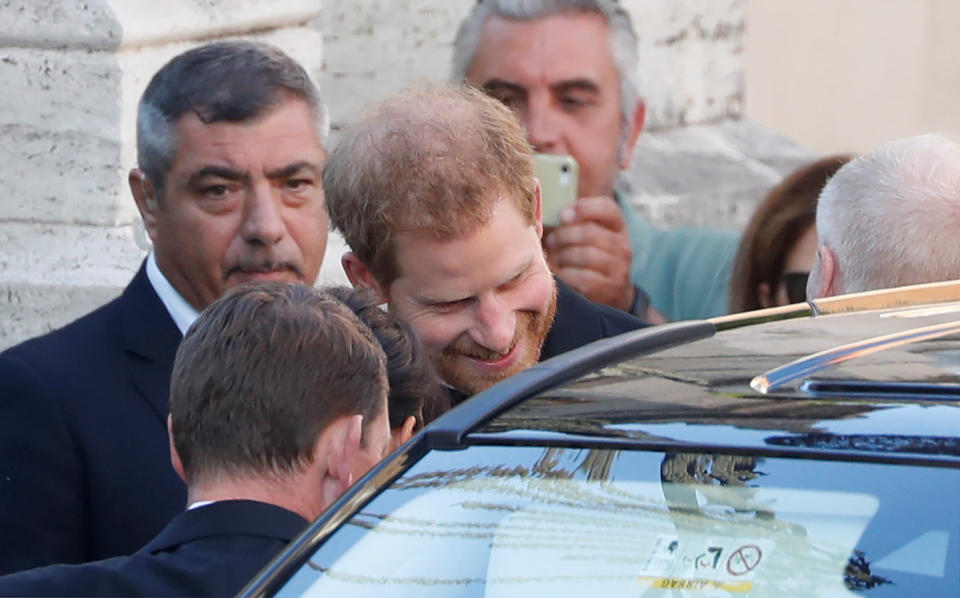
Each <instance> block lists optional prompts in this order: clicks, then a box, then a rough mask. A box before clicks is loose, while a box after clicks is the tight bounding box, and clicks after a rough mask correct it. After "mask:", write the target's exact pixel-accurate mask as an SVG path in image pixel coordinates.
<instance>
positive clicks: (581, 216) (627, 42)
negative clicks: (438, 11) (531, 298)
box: [453, 0, 738, 322]
mask: <svg viewBox="0 0 960 598" xmlns="http://www.w3.org/2000/svg"><path fill="white" fill-rule="evenodd" d="M453 62H454V65H453V71H454V72H453V76H454V78H455V79H456V80H458V81H467V82H468V83H470V84H472V85H475V86H476V87H479V88H481V89H484V90H486V91H487V92H488V93H489V94H491V95H493V96H494V97H496V98H498V99H500V100H501V101H502V102H504V103H505V104H507V105H508V106H510V107H511V108H513V110H514V111H515V113H516V114H517V117H518V118H519V119H520V121H521V122H522V123H523V125H524V127H525V128H526V130H527V136H528V140H529V141H530V144H531V145H532V146H534V148H535V150H536V151H538V152H542V153H547V154H569V155H572V156H573V157H574V158H576V159H577V161H578V162H579V164H580V185H579V196H580V199H579V201H578V202H577V203H576V204H575V206H574V207H573V208H572V209H569V210H568V211H567V213H566V214H564V215H563V224H562V225H561V226H559V227H557V228H556V229H555V230H553V231H552V232H548V233H547V235H546V236H545V239H544V246H545V248H546V250H547V256H548V259H549V261H550V266H551V269H552V270H553V271H554V272H556V273H557V274H559V276H560V278H561V279H563V280H564V281H566V282H567V283H568V284H570V286H572V287H573V288H575V289H576V290H578V291H580V292H581V293H582V294H584V295H585V296H586V297H587V298H589V299H591V300H593V301H596V302H599V303H605V304H607V305H612V306H614V307H618V308H620V309H623V310H626V311H631V312H633V313H634V314H635V315H639V316H640V317H641V318H644V319H646V320H648V321H651V322H658V321H663V320H662V317H661V316H660V314H658V313H657V312H661V313H662V314H663V315H664V316H666V317H667V318H668V319H670V320H680V319H688V318H701V317H709V316H715V315H720V314H723V313H726V309H727V293H728V289H729V279H730V272H731V268H732V264H733V257H734V255H735V253H736V249H737V242H738V239H737V235H736V234H734V233H732V232H728V231H719V230H705V229H672V230H661V229H657V228H655V227H653V226H651V225H650V224H648V223H647V222H646V220H645V219H644V218H643V217H642V216H641V215H640V214H639V213H637V212H636V210H634V209H633V208H632V207H631V206H630V203H629V198H626V197H622V196H620V195H618V194H617V193H616V192H615V191H614V184H615V182H616V180H617V176H618V174H619V172H620V171H621V170H623V169H625V168H627V167H628V166H629V165H630V160H631V156H632V154H633V149H634V144H635V142H636V140H637V137H638V136H639V135H640V132H641V130H642V129H643V123H644V116H645V108H644V103H643V100H642V99H641V98H640V90H639V85H638V72H637V62H638V56H637V39H636V34H635V32H634V29H633V25H632V22H631V19H630V15H629V13H628V12H627V11H626V9H625V8H624V7H623V6H622V5H621V4H620V3H619V2H616V0H483V1H482V2H478V3H477V4H476V5H475V7H474V9H473V11H472V12H471V14H470V15H469V16H468V17H467V18H466V19H465V20H464V22H463V24H462V25H461V26H460V30H459V32H458V34H457V39H456V46H455V52H454V60H453ZM647 294H649V297H648V296H647ZM648 298H649V301H647V299H648ZM651 306H652V307H653V308H654V309H652V310H650V309H648V307H651Z"/></svg>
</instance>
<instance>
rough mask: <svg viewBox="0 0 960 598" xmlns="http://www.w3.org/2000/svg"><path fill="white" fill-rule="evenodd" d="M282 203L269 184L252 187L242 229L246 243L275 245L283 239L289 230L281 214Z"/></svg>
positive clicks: (264, 183)
mask: <svg viewBox="0 0 960 598" xmlns="http://www.w3.org/2000/svg"><path fill="white" fill-rule="evenodd" d="M281 201H282V200H281V198H280V197H279V195H278V194H277V193H275V192H274V189H273V188H272V186H271V185H270V183H269V182H267V181H265V182H263V183H260V184H254V185H252V186H251V188H250V190H249V192H248V194H247V204H246V206H245V210H244V219H243V224H242V228H241V234H242V235H243V238H244V240H245V241H247V242H248V243H258V244H262V245H273V244H275V243H277V242H279V241H280V239H282V238H283V236H284V234H285V233H286V230H287V228H286V224H285V223H284V221H283V215H282V213H281V210H282V205H281Z"/></svg>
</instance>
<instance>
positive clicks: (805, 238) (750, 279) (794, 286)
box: [730, 155, 851, 313]
mask: <svg viewBox="0 0 960 598" xmlns="http://www.w3.org/2000/svg"><path fill="white" fill-rule="evenodd" d="M850 158H851V156H848V155H842V156H830V157H828V158H823V159H821V160H818V161H816V162H813V163H811V164H807V165H806V166H803V167H801V168H799V169H797V170H796V171H794V172H793V173H791V174H790V175H789V176H788V177H787V178H785V179H784V180H783V181H782V182H781V183H780V184H779V185H777V186H776V187H774V188H773V189H771V190H770V192H769V193H768V194H767V196H766V197H765V198H764V200H763V201H762V202H761V203H760V205H759V206H757V210H756V211H755V212H754V213H753V217H752V218H751V219H750V223H749V224H748V225H747V228H746V230H744V233H743V238H742V239H741V241H740V248H739V249H738V250H737V257H736V259H735V261H734V266H733V276H732V278H731V280H730V313H736V312H741V311H750V310H754V309H760V308H763V307H775V306H778V305H787V304H790V303H799V302H802V301H805V300H806V287H807V276H808V275H809V274H810V267H811V266H812V265H813V260H814V257H815V256H816V253H817V231H816V228H815V226H814V225H815V221H816V214H817V197H818V196H819V195H820V190H821V189H823V186H824V185H825V184H826V182H827V180H828V179H829V178H830V177H831V176H833V175H834V173H836V172H837V170H839V169H840V167H841V166H843V165H844V164H845V163H847V161H849V160H850Z"/></svg>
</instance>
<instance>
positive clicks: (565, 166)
mask: <svg viewBox="0 0 960 598" xmlns="http://www.w3.org/2000/svg"><path fill="white" fill-rule="evenodd" d="M568 170H570V167H569V166H567V165H566V164H564V165H563V166H561V167H560V172H567V171H568Z"/></svg>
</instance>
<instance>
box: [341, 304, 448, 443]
mask: <svg viewBox="0 0 960 598" xmlns="http://www.w3.org/2000/svg"><path fill="white" fill-rule="evenodd" d="M327 291H328V292H329V293H330V294H331V295H333V296H334V297H336V298H337V299H339V300H340V301H342V302H343V303H344V304H346V306H347V307H349V308H350V309H351V310H352V311H353V313H355V314H357V317H359V318H360V321H361V322H363V323H364V324H366V325H367V326H369V327H370V330H372V331H373V336H375V337H376V339H377V341H378V342H379V343H380V346H381V347H382V348H383V352H384V353H385V354H386V356H387V379H388V381H389V384H390V392H389V395H388V397H387V412H388V414H389V417H390V429H393V430H395V429H397V428H400V427H401V426H403V423H404V422H405V421H406V420H407V418H408V417H410V416H411V415H412V416H413V417H414V418H416V421H417V425H416V426H415V428H414V429H420V428H421V427H423V426H425V425H426V424H428V423H430V422H431V421H432V420H433V419H434V418H436V417H437V416H439V415H441V414H442V413H443V412H444V411H446V410H448V409H449V408H450V394H449V392H448V391H447V389H446V388H445V387H444V386H443V385H442V384H440V379H439V377H438V376H437V373H436V370H435V369H434V367H433V362H431V361H430V359H429V357H428V356H427V353H426V351H424V349H423V345H421V344H420V339H418V338H417V337H416V335H415V334H414V333H413V330H411V329H410V326H409V325H408V324H407V323H406V322H403V321H402V320H398V319H397V318H396V317H395V316H394V315H393V314H391V313H389V312H387V311H384V310H383V309H381V308H380V305H379V303H380V302H379V301H378V299H377V296H376V295H375V294H374V293H373V291H371V290H369V289H366V288H358V289H351V288H347V287H334V288H331V289H327Z"/></svg>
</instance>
